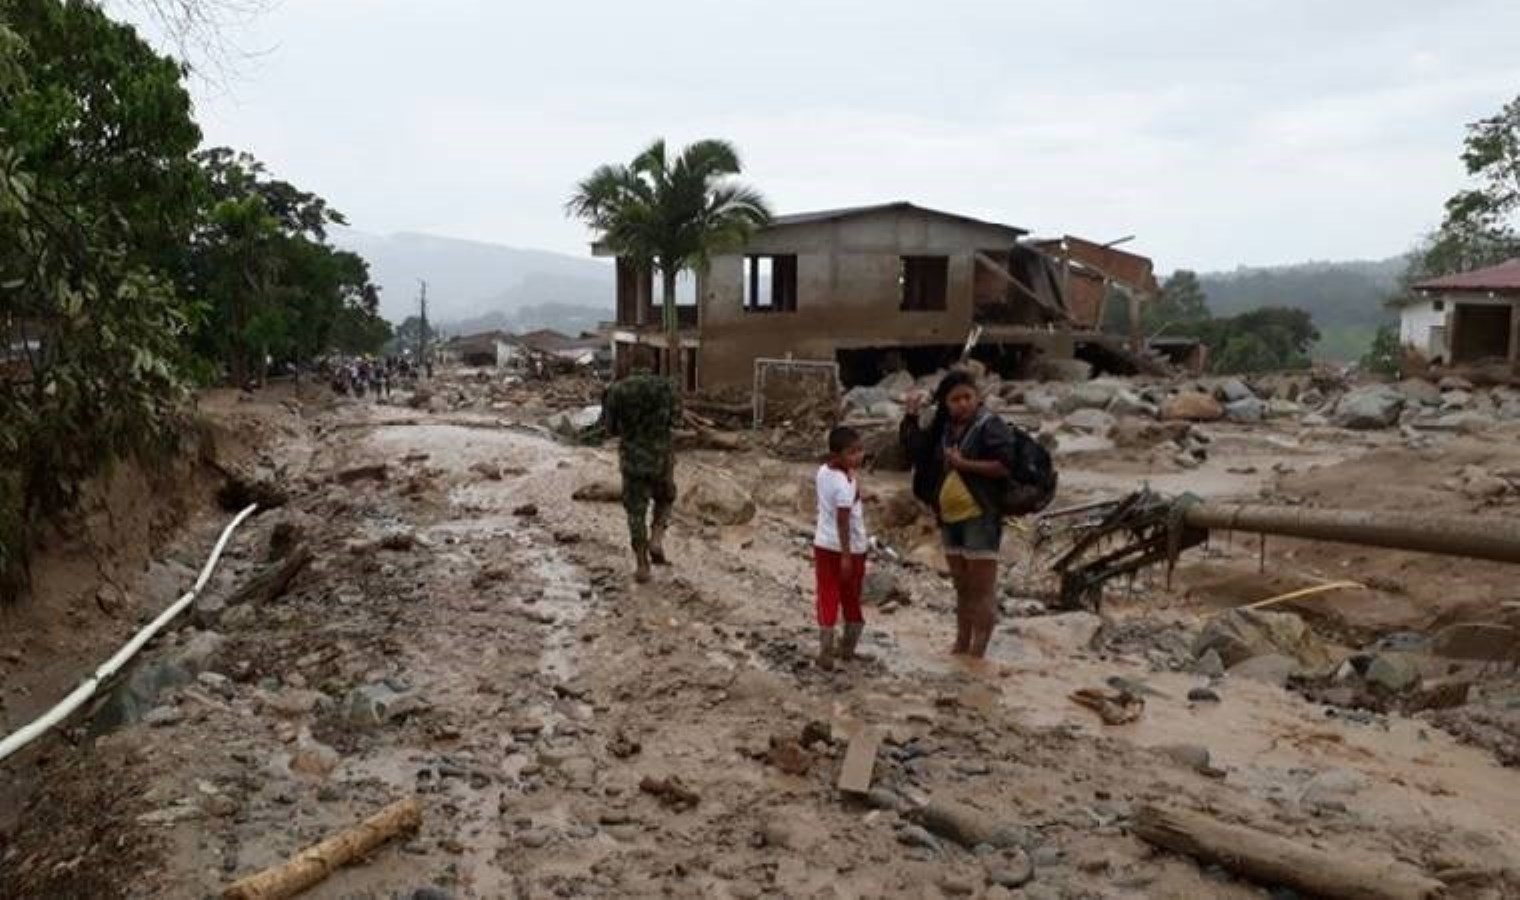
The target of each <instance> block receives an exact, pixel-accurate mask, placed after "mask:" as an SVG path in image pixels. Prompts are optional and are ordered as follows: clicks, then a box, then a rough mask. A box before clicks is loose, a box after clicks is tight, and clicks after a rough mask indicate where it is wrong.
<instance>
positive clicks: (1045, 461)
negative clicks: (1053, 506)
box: [998, 424, 1059, 516]
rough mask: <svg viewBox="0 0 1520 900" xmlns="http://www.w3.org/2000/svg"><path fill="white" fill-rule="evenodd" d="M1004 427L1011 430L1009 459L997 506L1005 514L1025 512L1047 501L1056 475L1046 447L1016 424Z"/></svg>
mask: <svg viewBox="0 0 1520 900" xmlns="http://www.w3.org/2000/svg"><path fill="white" fill-rule="evenodd" d="M1008 430H1009V431H1011V432H1013V454H1012V455H1013V459H1012V460H1011V461H1010V462H1011V463H1012V465H1011V466H1009V468H1010V470H1011V472H1010V476H1009V478H1008V479H1007V480H1006V481H1005V482H1003V484H1002V486H1001V491H1000V493H999V495H998V507H999V510H1000V511H1001V512H1002V514H1003V515H1005V516H1027V515H1030V514H1032V513H1037V512H1039V511H1040V510H1043V509H1044V508H1045V507H1047V506H1049V505H1050V501H1051V500H1052V499H1054V498H1055V495H1056V483H1057V481H1058V480H1059V478H1058V477H1057V475H1056V467H1055V463H1054V462H1053V461H1052V460H1051V458H1050V451H1049V450H1046V449H1045V447H1044V446H1043V445H1041V444H1040V442H1039V441H1037V440H1035V439H1034V438H1033V437H1031V436H1030V434H1029V432H1027V431H1025V430H1024V429H1022V428H1020V427H1018V426H1017V425H1012V424H1010V425H1009V426H1008Z"/></svg>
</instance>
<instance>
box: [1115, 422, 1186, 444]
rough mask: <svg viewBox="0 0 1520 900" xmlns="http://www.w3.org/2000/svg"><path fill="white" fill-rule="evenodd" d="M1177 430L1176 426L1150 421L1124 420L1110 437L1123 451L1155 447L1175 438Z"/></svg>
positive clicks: (1116, 423) (1118, 423)
mask: <svg viewBox="0 0 1520 900" xmlns="http://www.w3.org/2000/svg"><path fill="white" fill-rule="evenodd" d="M1183 427H1186V425H1184V426H1183ZM1175 430H1176V429H1175V426H1172V427H1170V428H1169V427H1168V425H1166V424H1163V423H1160V422H1152V421H1150V420H1148V419H1137V418H1124V419H1120V420H1119V421H1118V422H1115V423H1114V427H1113V429H1112V430H1111V431H1110V432H1109V434H1108V437H1109V439H1110V440H1112V441H1113V442H1114V446H1116V447H1119V448H1121V449H1130V448H1143V447H1154V446H1156V445H1157V444H1160V443H1162V442H1164V441H1167V440H1170V439H1172V438H1173V437H1175V436H1176V435H1175V433H1174V432H1175Z"/></svg>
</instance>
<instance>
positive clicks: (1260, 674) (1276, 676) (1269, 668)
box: [1229, 653, 1301, 687]
mask: <svg viewBox="0 0 1520 900" xmlns="http://www.w3.org/2000/svg"><path fill="white" fill-rule="evenodd" d="M1300 668H1301V666H1300V665H1299V663H1298V660H1296V659H1294V658H1293V657H1291V656H1287V655H1285V654H1282V653H1268V654H1265V655H1263V656H1253V657H1251V658H1250V659H1248V660H1245V661H1244V662H1241V663H1238V664H1236V665H1233V666H1231V667H1230V670H1229V672H1230V676H1231V677H1232V678H1248V679H1250V680H1252V681H1262V682H1266V683H1267V684H1274V685H1277V686H1278V687H1286V686H1287V684H1288V679H1289V678H1291V677H1293V675H1294V674H1295V673H1296V672H1298V671H1299V669H1300Z"/></svg>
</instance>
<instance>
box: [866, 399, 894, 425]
mask: <svg viewBox="0 0 1520 900" xmlns="http://www.w3.org/2000/svg"><path fill="white" fill-rule="evenodd" d="M866 414H867V415H869V416H870V417H871V418H873V419H886V420H887V421H889V422H898V421H901V420H902V417H903V408H902V405H901V404H899V403H894V402H893V401H891V400H883V401H882V402H880V403H873V404H871V406H870V408H869V409H867V410H866Z"/></svg>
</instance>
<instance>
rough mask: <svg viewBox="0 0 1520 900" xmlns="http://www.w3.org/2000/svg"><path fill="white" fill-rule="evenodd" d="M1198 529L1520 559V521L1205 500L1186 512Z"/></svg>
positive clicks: (1500, 559)
mask: <svg viewBox="0 0 1520 900" xmlns="http://www.w3.org/2000/svg"><path fill="white" fill-rule="evenodd" d="M1183 521H1184V522H1186V523H1187V524H1188V525H1190V526H1192V527H1194V528H1204V529H1209V530H1214V529H1222V530H1226V531H1247V532H1252V533H1255V534H1275V535H1281V536H1282V537H1295V538H1304V539H1306V540H1311V541H1331V542H1334V543H1341V544H1359V545H1362V546H1366V547H1386V548H1388V549H1391V550H1409V551H1414V552H1419V553H1439V554H1444V555H1447V556H1462V557H1467V558H1469V559H1488V560H1493V561H1495V562H1507V563H1520V521H1515V520H1506V519H1495V518H1483V517H1478V516H1463V517H1452V516H1432V515H1427V514H1424V513H1399V512H1366V511H1346V510H1325V509H1303V508H1301V507H1292V506H1255V505H1237V504H1226V503H1201V504H1198V505H1197V506H1192V507H1189V508H1188V509H1187V511H1186V512H1185V513H1183Z"/></svg>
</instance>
